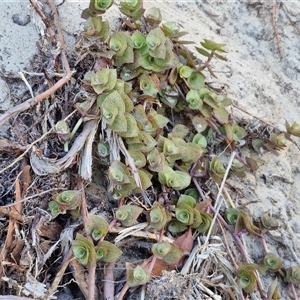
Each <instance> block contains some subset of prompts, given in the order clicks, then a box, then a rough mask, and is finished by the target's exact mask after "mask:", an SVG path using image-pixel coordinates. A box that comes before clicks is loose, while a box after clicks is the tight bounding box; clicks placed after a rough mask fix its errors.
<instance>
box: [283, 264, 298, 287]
mask: <svg viewBox="0 0 300 300" xmlns="http://www.w3.org/2000/svg"><path fill="white" fill-rule="evenodd" d="M285 280H286V281H287V282H291V283H294V284H299V283H300V266H295V267H290V268H288V269H287V271H286V278H285Z"/></svg>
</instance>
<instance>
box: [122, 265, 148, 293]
mask: <svg viewBox="0 0 300 300" xmlns="http://www.w3.org/2000/svg"><path fill="white" fill-rule="evenodd" d="M126 273H127V285H128V286H129V287H134V286H139V285H143V284H145V283H147V282H148V281H149V280H150V272H149V270H148V269H146V268H144V267H142V266H136V267H135V266H134V265H133V264H131V263H128V262H127V263H126Z"/></svg>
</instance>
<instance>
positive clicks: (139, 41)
mask: <svg viewBox="0 0 300 300" xmlns="http://www.w3.org/2000/svg"><path fill="white" fill-rule="evenodd" d="M131 40H132V43H133V48H134V49H135V50H136V51H137V52H139V53H140V54H141V55H145V54H146V53H148V45H147V43H146V38H145V37H144V35H143V34H142V33H140V32H139V31H135V32H134V33H133V34H132V35H131Z"/></svg>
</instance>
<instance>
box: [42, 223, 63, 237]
mask: <svg viewBox="0 0 300 300" xmlns="http://www.w3.org/2000/svg"><path fill="white" fill-rule="evenodd" d="M62 230H63V228H62V226H61V225H60V224H59V223H57V222H56V221H53V222H48V223H44V224H42V225H41V226H40V227H39V235H40V236H42V237H45V238H48V239H50V240H53V241H57V240H58V239H59V236H60V234H61V232H62Z"/></svg>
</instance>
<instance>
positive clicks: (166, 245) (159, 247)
mask: <svg viewBox="0 0 300 300" xmlns="http://www.w3.org/2000/svg"><path fill="white" fill-rule="evenodd" d="M151 250H152V252H153V254H154V255H155V256H156V257H157V258H159V259H163V260H164V261H165V262H166V263H167V264H168V265H175V264H176V263H177V262H178V261H179V260H180V259H181V257H182V256H183V255H184V250H183V249H181V248H180V247H178V246H177V245H175V244H173V243H172V244H171V243H170V242H168V241H163V242H160V243H156V244H153V246H152V249H151Z"/></svg>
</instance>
